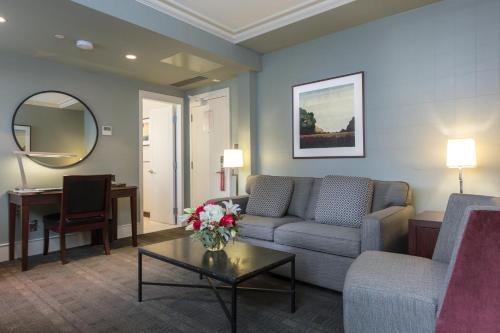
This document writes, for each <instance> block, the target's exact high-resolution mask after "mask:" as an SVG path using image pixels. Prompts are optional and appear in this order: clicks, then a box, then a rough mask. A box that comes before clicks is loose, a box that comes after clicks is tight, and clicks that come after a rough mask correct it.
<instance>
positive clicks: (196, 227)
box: [193, 220, 201, 230]
mask: <svg viewBox="0 0 500 333" xmlns="http://www.w3.org/2000/svg"><path fill="white" fill-rule="evenodd" d="M200 227H201V221H200V220H196V221H194V222H193V229H194V230H200Z"/></svg>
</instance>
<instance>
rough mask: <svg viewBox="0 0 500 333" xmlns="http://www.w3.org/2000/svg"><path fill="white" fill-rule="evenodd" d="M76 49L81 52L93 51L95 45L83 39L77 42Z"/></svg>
mask: <svg viewBox="0 0 500 333" xmlns="http://www.w3.org/2000/svg"><path fill="white" fill-rule="evenodd" d="M76 47H77V48H79V49H81V50H93V49H94V44H92V42H89V41H88V40H83V39H81V40H77V41H76Z"/></svg>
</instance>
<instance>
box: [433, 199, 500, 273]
mask: <svg viewBox="0 0 500 333" xmlns="http://www.w3.org/2000/svg"><path fill="white" fill-rule="evenodd" d="M469 206H500V198H497V197H489V196H483V195H472V194H458V193H454V194H452V195H451V196H450V198H449V200H448V206H447V207H446V211H445V214H444V219H443V224H442V226H441V230H440V231H439V236H438V240H437V243H436V248H435V249H434V254H433V256H432V260H436V261H439V262H443V263H446V264H449V263H450V260H451V255H452V252H453V248H454V247H455V244H456V242H457V241H460V240H459V239H458V238H459V237H458V236H459V230H460V227H461V226H462V227H463V224H465V223H466V222H467V220H466V218H467V216H466V217H465V219H464V213H465V212H466V209H467V207H469Z"/></svg>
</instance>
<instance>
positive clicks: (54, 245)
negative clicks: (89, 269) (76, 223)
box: [0, 224, 132, 262]
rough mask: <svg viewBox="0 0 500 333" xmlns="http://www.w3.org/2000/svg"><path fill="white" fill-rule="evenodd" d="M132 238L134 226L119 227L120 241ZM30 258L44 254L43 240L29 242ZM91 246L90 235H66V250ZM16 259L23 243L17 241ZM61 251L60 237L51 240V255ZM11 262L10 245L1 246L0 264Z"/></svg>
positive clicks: (81, 233) (124, 225) (19, 255)
mask: <svg viewBox="0 0 500 333" xmlns="http://www.w3.org/2000/svg"><path fill="white" fill-rule="evenodd" d="M130 236H132V225H131V224H122V225H119V226H118V239H120V238H126V237H130ZM28 243H29V245H28V256H33V255H38V254H42V253H43V238H35V239H30V240H29V241H28ZM89 244H90V233H87V232H77V233H70V234H66V248H67V249H70V248H73V247H78V246H84V245H89ZM15 249H16V250H15V253H14V258H16V259H17V258H21V241H16V245H15ZM55 251H59V235H54V236H51V237H50V238H49V253H50V252H55ZM8 260H9V243H4V244H0V262H3V261H8Z"/></svg>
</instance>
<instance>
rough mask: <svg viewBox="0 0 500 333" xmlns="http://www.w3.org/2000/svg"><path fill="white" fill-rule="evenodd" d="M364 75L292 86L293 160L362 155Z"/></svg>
mask: <svg viewBox="0 0 500 333" xmlns="http://www.w3.org/2000/svg"><path fill="white" fill-rule="evenodd" d="M363 75H364V73H363V72H359V73H354V74H348V75H343V76H338V77H334V78H330V79H325V80H321V81H315V82H310V83H305V84H300V85H296V86H293V87H292V92H293V126H292V127H293V129H292V130H293V133H292V140H293V158H338V157H364V156H365V135H364V97H363V96H364V92H363V89H364V87H363Z"/></svg>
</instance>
